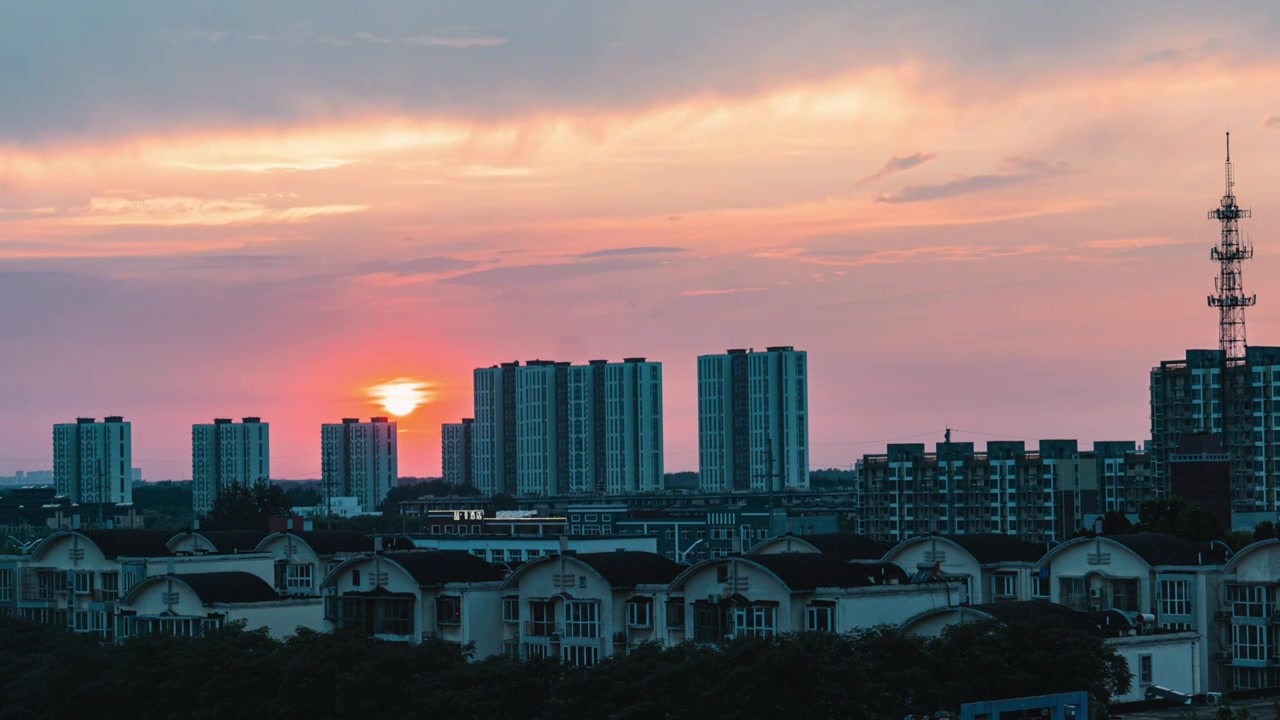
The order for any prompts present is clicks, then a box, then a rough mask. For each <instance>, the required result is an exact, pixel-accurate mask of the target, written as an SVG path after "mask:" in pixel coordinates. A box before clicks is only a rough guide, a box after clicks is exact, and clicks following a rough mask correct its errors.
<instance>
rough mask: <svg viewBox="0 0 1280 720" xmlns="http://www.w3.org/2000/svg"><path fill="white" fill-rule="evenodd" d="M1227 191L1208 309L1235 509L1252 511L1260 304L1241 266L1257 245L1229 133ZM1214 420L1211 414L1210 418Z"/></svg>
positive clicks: (1217, 214) (1215, 214)
mask: <svg viewBox="0 0 1280 720" xmlns="http://www.w3.org/2000/svg"><path fill="white" fill-rule="evenodd" d="M1225 175H1226V187H1225V189H1224V191H1223V194H1222V200H1221V201H1219V203H1218V207H1216V208H1214V209H1212V210H1210V211H1209V219H1210V220H1217V221H1218V222H1219V223H1220V224H1221V225H1222V237H1221V239H1220V240H1219V242H1218V246H1217V247H1215V248H1213V249H1212V250H1210V251H1209V257H1210V259H1212V260H1213V261H1214V262H1216V263H1218V278H1217V280H1216V281H1215V282H1214V288H1215V289H1216V290H1217V294H1216V295H1210V296H1209V298H1208V302H1209V307H1211V308H1217V309H1218V349H1219V350H1220V351H1221V353H1222V377H1221V378H1220V382H1219V389H1220V392H1221V401H1222V402H1221V411H1222V444H1223V446H1224V447H1225V448H1226V449H1227V454H1228V456H1229V457H1230V458H1231V483H1232V496H1233V498H1232V499H1233V500H1234V502H1233V505H1234V506H1235V509H1252V505H1253V502H1254V497H1253V493H1252V492H1251V491H1246V490H1244V487H1245V486H1246V485H1247V484H1246V483H1245V482H1244V480H1245V478H1246V477H1247V476H1248V475H1249V474H1250V473H1251V472H1252V458H1251V455H1252V452H1251V450H1252V447H1253V444H1252V442H1251V440H1250V437H1249V435H1250V432H1251V423H1250V415H1251V412H1250V408H1249V407H1248V403H1249V398H1248V394H1249V381H1250V379H1249V371H1248V368H1247V366H1246V364H1245V363H1246V360H1245V355H1246V348H1247V347H1248V342H1247V340H1246V336H1245V327H1244V310H1245V308H1247V307H1251V306H1253V305H1254V304H1255V303H1257V302H1258V296H1257V295H1246V294H1245V292H1244V284H1243V282H1242V281H1241V265H1242V264H1243V262H1244V261H1245V260H1248V259H1250V258H1252V257H1253V245H1252V244H1251V243H1250V242H1249V241H1248V240H1245V239H1241V237H1240V219H1241V218H1247V217H1249V216H1250V212H1249V211H1248V210H1245V209H1241V208H1240V206H1239V205H1238V204H1236V195H1235V169H1234V167H1233V166H1232V164H1231V133H1227V160H1226V167H1225ZM1209 415H1210V417H1212V415H1213V413H1212V412H1210V413H1209Z"/></svg>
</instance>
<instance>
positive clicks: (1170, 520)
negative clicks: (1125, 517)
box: [1137, 497, 1227, 542]
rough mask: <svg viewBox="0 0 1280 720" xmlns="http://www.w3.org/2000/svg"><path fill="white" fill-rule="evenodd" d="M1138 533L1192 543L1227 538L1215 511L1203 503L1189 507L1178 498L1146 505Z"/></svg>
mask: <svg viewBox="0 0 1280 720" xmlns="http://www.w3.org/2000/svg"><path fill="white" fill-rule="evenodd" d="M1137 529H1139V530H1141V531H1143V532H1155V533H1166V534H1168V535H1176V536H1177V537H1180V538H1183V539H1185V540H1190V541H1192V542H1208V541H1210V540H1222V539H1225V538H1226V534H1227V533H1226V529H1225V528H1223V527H1222V522H1221V521H1220V520H1218V516H1217V515H1214V514H1213V511H1212V510H1210V509H1209V508H1207V507H1205V506H1204V505H1201V504H1199V503H1195V504H1191V505H1188V504H1187V502H1186V501H1185V500H1183V499H1182V498H1178V497H1174V498H1169V499H1168V500H1148V501H1147V502H1144V503H1142V507H1141V508H1140V510H1139V514H1138V528H1137Z"/></svg>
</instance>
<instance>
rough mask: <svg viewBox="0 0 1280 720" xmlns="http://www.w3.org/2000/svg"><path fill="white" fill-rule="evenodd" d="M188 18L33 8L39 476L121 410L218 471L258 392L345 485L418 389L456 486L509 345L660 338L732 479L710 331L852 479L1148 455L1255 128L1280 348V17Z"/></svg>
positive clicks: (836, 11)
mask: <svg viewBox="0 0 1280 720" xmlns="http://www.w3.org/2000/svg"><path fill="white" fill-rule="evenodd" d="M177 5H178V4H176V3H168V2H159V0H156V1H154V2H143V3H137V4H133V5H131V6H130V8H129V9H128V10H127V11H125V10H121V9H118V8H111V7H107V6H106V5H103V6H102V7H97V6H91V7H77V8H76V9H75V10H74V12H72V11H71V10H70V9H68V8H65V7H60V6H58V5H57V4H35V3H19V2H14V1H13V0H0V9H3V11H4V14H5V16H6V17H8V18H12V19H13V21H12V22H5V23H0V63H3V65H4V66H5V67H6V68H9V69H11V70H7V71H6V72H5V73H4V74H3V75H0V94H2V96H3V97H5V98H6V102H5V103H4V104H3V105H0V337H2V338H4V348H5V350H6V353H5V367H6V372H4V373H0V474H11V473H12V472H13V471H15V470H34V469H43V468H48V467H50V466H51V464H52V462H51V444H52V442H51V427H50V426H51V425H52V424H53V423H55V422H68V421H71V420H73V419H74V418H75V417H77V416H95V417H102V416H104V415H109V414H120V415H124V416H125V418H126V419H128V420H130V421H132V422H133V424H134V428H133V432H134V449H133V452H134V458H135V464H136V465H138V466H140V467H142V468H143V470H144V474H145V476H146V477H147V478H148V479H163V478H175V479H176V478H184V477H189V476H190V471H191V461H190V426H191V424H193V423H199V422H209V421H210V420H211V419H212V418H214V417H242V416H253V415H256V416H261V417H262V418H263V420H264V421H267V422H270V423H271V425H272V455H273V460H272V470H273V475H275V476H277V477H281V478H302V477H316V476H317V475H318V471H319V439H320V427H319V426H320V424H321V423H322V422H336V421H338V420H339V419H340V418H343V417H355V416H359V417H366V418H367V417H369V416H372V415H382V414H386V412H387V411H386V410H384V407H383V406H382V405H381V404H380V400H379V399H378V396H375V394H373V393H372V392H371V388H374V387H375V386H378V385H380V384H385V383H389V382H402V381H403V382H407V383H410V384H413V383H421V385H419V386H415V387H416V388H418V389H422V388H430V390H429V392H426V393H425V395H424V397H423V399H422V400H421V401H420V404H419V405H418V406H417V407H416V408H415V409H413V411H412V412H411V413H410V414H408V415H406V416H404V417H400V418H398V422H399V423H400V428H401V432H402V435H401V437H400V467H401V471H402V474H404V475H434V474H437V473H438V472H439V465H440V457H439V454H440V429H439V425H440V423H441V422H448V421H456V420H457V419H458V418H461V417H464V416H470V414H471V410H470V404H471V396H470V391H471V370H472V368H474V367H481V366H488V365H493V364H496V363H499V362H505V361H511V360H530V359H535V358H542V359H555V360H566V361H572V362H578V363H581V362H586V361H587V360H590V359H594V358H607V359H611V360H621V359H622V358H624V357H633V356H643V357H647V358H649V359H651V360H659V361H661V362H663V364H664V368H663V371H664V382H665V398H664V400H665V406H666V407H665V410H666V413H665V421H666V439H665V442H666V448H667V469H668V471H677V470H693V469H696V468H697V416H696V383H695V380H696V362H695V358H696V356H697V355H699V354H704V353H714V352H721V351H723V350H725V349H726V348H730V347H756V348H762V347H764V346H767V345H794V346H796V347H797V348H800V349H804V350H807V351H808V352H809V366H810V380H809V390H810V428H811V431H810V432H811V443H812V448H811V461H812V465H813V466H815V467H830V466H838V467H848V466H850V465H852V464H853V463H854V462H855V461H856V460H857V458H858V457H860V456H861V455H862V454H863V453H868V452H881V451H883V448H884V445H885V443H886V442H889V441H915V442H928V443H933V442H935V441H938V440H941V439H942V433H943V429H944V427H946V426H948V425H949V426H951V427H953V428H956V429H957V430H956V432H955V433H954V434H953V436H954V437H955V438H956V439H959V440H974V441H976V442H978V443H979V444H982V443H984V442H985V441H986V440H988V439H992V438H1010V437H1011V438H1027V439H1034V438H1041V437H1054V438H1061V437H1066V438H1080V439H1081V440H1083V441H1086V442H1090V441H1093V440H1100V439H1129V440H1137V441H1139V442H1140V441H1141V440H1143V439H1144V438H1145V437H1147V436H1148V432H1149V421H1148V417H1147V416H1148V407H1147V382H1148V379H1147V373H1148V372H1149V370H1150V368H1151V366H1153V365H1155V364H1158V362H1159V361H1160V360H1165V359H1174V358H1177V357H1180V356H1181V354H1182V352H1183V350H1184V349H1185V348H1188V347H1214V346H1215V345H1216V341H1217V334H1216V316H1215V314H1214V313H1213V312H1212V311H1211V310H1210V309H1209V308H1207V307H1206V306H1205V297H1206V296H1207V295H1208V294H1210V293H1212V292H1213V278H1214V275H1215V267H1214V265H1213V263H1212V262H1211V261H1210V260H1209V254H1208V253H1209V248H1210V247H1211V246H1212V245H1214V244H1215V243H1216V241H1217V233H1218V228H1217V227H1216V225H1215V224H1214V223H1212V222H1209V221H1208V220H1207V219H1206V212H1207V211H1208V210H1209V209H1210V208H1213V207H1215V206H1216V204H1217V200H1218V197H1219V196H1220V195H1221V194H1222V185H1223V181H1222V171H1223V168H1222V160H1223V132H1224V131H1225V130H1230V131H1231V133H1232V151H1233V159H1234V160H1235V161H1236V176H1237V195H1238V196H1239V198H1240V202H1241V205H1242V206H1244V207H1249V208H1252V210H1253V213H1254V218H1253V219H1252V220H1249V221H1246V223H1245V224H1244V225H1243V227H1244V229H1245V231H1246V233H1247V234H1248V235H1249V236H1250V237H1251V238H1252V239H1253V240H1254V242H1255V244H1256V248H1257V254H1256V256H1255V258H1254V259H1253V260H1251V261H1250V262H1248V263H1247V264H1246V266H1245V270H1244V283H1245V287H1246V289H1247V290H1248V291H1250V292H1256V293H1258V296H1259V301H1258V306H1257V308H1255V309H1251V310H1250V312H1249V315H1248V328H1249V339H1250V341H1251V342H1252V343H1253V344H1255V345H1280V291H1277V290H1273V288H1275V287H1276V285H1277V283H1276V279H1277V276H1278V274H1280V244H1278V243H1277V242H1273V241H1272V240H1271V238H1272V237H1273V236H1274V234H1275V233H1274V230H1273V229H1274V228H1275V227H1277V221H1278V220H1280V193H1278V192H1276V191H1275V190H1274V188H1278V187H1280V167H1278V166H1277V164H1276V162H1275V161H1274V158H1275V157H1276V153H1277V152H1278V151H1280V67H1278V66H1280V46H1276V45H1275V44H1274V42H1271V38H1273V37H1274V35H1275V33H1276V32H1277V30H1280V7H1276V6H1272V5H1269V4H1267V3H1261V2H1259V3H1233V4H1230V5H1229V8H1230V12H1220V11H1212V8H1214V7H1219V6H1218V5H1210V4H1197V3H1173V4H1170V3H1158V4H1157V3H1154V2H1134V3H1126V4H1124V5H1123V6H1102V5H1096V6H1095V5H1065V4H1064V5H1061V6H1046V7H1043V8H1041V7H1038V6H1031V5H1024V4H1020V3H1012V2H1009V3H1002V2H985V3H981V2H980V3H972V4H966V5H965V6H963V7H961V6H959V5H958V4H954V3H949V2H947V3H943V2H922V3H914V4H911V6H910V7H908V8H906V9H901V8H871V9H862V10H859V9H856V8H852V7H850V6H851V4H850V3H847V2H837V1H835V0H830V1H828V0H812V1H810V2H797V3H789V4H787V5H786V6H785V8H783V7H782V6H778V5H777V4H775V3H767V2H763V0H759V1H757V0H735V1H732V2H731V1H730V0H711V1H708V2H700V3H697V4H696V7H693V8H690V7H687V5H688V4H687V3H676V2H669V1H667V0H649V1H647V2H588V1H587V0H583V1H582V2H572V1H569V0H563V1H558V2H550V3H536V4H535V3H520V2H515V1H514V0H505V1H501V0H492V1H488V2H476V3H465V4H464V3H444V2H409V1H408V0H404V1H402V2H392V1H390V0H387V1H384V2H371V3H364V4H359V5H358V6H356V5H348V4H346V3H338V2H336V0H324V1H322V2H310V1H308V2H303V1H302V0H283V1H281V2H275V3H270V4H269V6H267V7H260V6H259V5H262V4H260V3H250V2H228V3H222V4H219V5H218V6H217V8H216V9H203V10H196V9H182V8H179V7H176V6H177ZM868 5H870V4H868ZM414 397H415V398H416V396H414ZM384 399H385V398H384Z"/></svg>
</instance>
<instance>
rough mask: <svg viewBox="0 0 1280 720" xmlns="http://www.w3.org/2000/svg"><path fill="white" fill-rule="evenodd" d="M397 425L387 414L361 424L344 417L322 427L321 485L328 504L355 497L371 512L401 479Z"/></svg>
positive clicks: (356, 420)
mask: <svg viewBox="0 0 1280 720" xmlns="http://www.w3.org/2000/svg"><path fill="white" fill-rule="evenodd" d="M397 458H398V455H397V433H396V424H395V423H393V422H389V421H388V420H387V419H386V418H385V417H375V418H372V419H371V420H370V421H369V422H365V423H362V422H360V421H359V420H358V419H355V418H344V419H343V421H342V422H341V423H335V424H326V425H323V426H321V428H320V471H321V487H322V491H323V494H324V499H325V505H326V507H327V506H328V505H329V503H330V500H331V499H332V498H335V497H354V498H357V499H358V501H359V503H360V505H361V506H362V507H363V508H364V509H365V510H366V511H372V510H373V509H374V508H376V507H377V506H378V505H379V504H380V503H381V502H382V501H383V500H384V499H386V497H387V493H389V492H391V488H393V487H395V486H396V483H397V481H398V479H399V464H398V460H397Z"/></svg>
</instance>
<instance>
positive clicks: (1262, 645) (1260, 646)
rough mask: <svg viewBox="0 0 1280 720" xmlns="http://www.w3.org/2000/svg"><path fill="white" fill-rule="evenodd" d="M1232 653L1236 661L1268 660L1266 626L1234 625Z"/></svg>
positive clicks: (1232, 630) (1232, 627) (1232, 628)
mask: <svg viewBox="0 0 1280 720" xmlns="http://www.w3.org/2000/svg"><path fill="white" fill-rule="evenodd" d="M1231 651H1232V652H1233V653H1234V655H1235V659H1236V660H1260V661H1265V660H1266V659H1267V626H1266V625H1232V626H1231Z"/></svg>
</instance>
